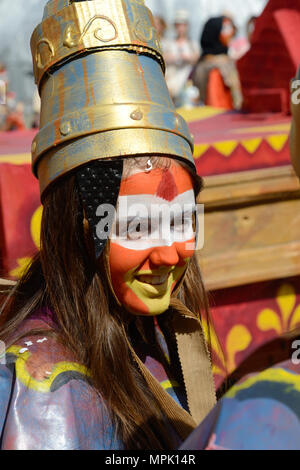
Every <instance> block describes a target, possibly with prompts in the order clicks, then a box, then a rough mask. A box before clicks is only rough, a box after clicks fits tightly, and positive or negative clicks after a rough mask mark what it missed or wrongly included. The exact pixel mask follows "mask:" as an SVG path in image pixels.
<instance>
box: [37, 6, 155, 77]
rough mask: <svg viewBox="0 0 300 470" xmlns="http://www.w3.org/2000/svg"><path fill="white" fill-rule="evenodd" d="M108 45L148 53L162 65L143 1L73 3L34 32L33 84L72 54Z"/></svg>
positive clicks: (150, 20)
mask: <svg viewBox="0 0 300 470" xmlns="http://www.w3.org/2000/svg"><path fill="white" fill-rule="evenodd" d="M48 10H49V9H48ZM50 11H51V10H50ZM108 47H109V48H110V47H113V48H119V47H120V48H123V49H126V50H135V51H136V52H138V53H148V54H150V55H153V57H155V58H156V59H157V60H159V62H160V63H161V65H162V67H164V61H163V58H162V52H161V48H160V44H159V40H158V36H157V32H156V30H155V28H154V24H153V18H152V15H151V12H150V10H149V9H148V8H147V7H146V6H145V5H144V4H143V3H142V2H140V1H137V0H131V1H128V0H113V1H110V2H108V1H107V0H94V1H88V2H76V3H72V4H71V5H68V6H67V7H65V8H63V9H62V10H59V11H57V12H56V14H53V15H52V16H48V17H46V18H45V19H44V20H43V22H42V23H41V24H40V25H39V26H37V28H36V29H35V30H34V32H33V35H32V38H31V50H32V56H33V65H34V75H35V79H36V83H37V84H39V83H40V82H41V79H42V77H43V76H44V74H45V72H47V70H49V69H50V68H52V67H53V66H55V65H57V64H58V63H61V62H64V61H65V60H66V59H68V58H69V57H71V56H74V55H78V54H82V53H85V52H86V51H88V50H90V49H102V48H108Z"/></svg>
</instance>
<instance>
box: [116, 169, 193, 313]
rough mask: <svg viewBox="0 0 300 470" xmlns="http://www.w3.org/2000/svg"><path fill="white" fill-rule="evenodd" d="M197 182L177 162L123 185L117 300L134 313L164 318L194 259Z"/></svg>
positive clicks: (118, 224)
mask: <svg viewBox="0 0 300 470" xmlns="http://www.w3.org/2000/svg"><path fill="white" fill-rule="evenodd" d="M194 211H195V196H194V191H193V183H192V179H191V177H190V175H189V173H188V171H187V170H185V169H184V168H183V167H182V166H181V165H179V164H178V163H177V162H174V163H172V166H171V167H170V168H169V169H159V168H157V169H154V170H152V171H151V172H149V173H145V172H139V173H135V174H133V175H131V176H129V177H128V178H127V179H125V180H122V182H121V188H120V194H119V200H118V210H117V215H116V221H115V224H114V227H113V233H112V236H111V241H110V254H109V263H110V271H111V278H112V284H113V288H114V291H115V294H116V296H117V298H118V300H119V301H120V303H121V304H122V305H124V306H125V307H126V309H127V310H128V311H130V312H131V313H133V314H138V315H158V314H161V313H163V312H164V311H165V310H167V308H168V307H169V304H170V298H171V294H172V291H173V290H174V288H175V286H176V284H177V282H178V281H179V280H180V279H181V277H182V275H183V274H184V272H185V270H186V267H187V263H188V261H189V259H190V258H191V257H192V255H193V253H194V245H195V234H194V228H193V214H194Z"/></svg>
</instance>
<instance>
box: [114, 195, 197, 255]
mask: <svg viewBox="0 0 300 470" xmlns="http://www.w3.org/2000/svg"><path fill="white" fill-rule="evenodd" d="M195 211H196V201H195V195H194V191H193V190H189V191H186V192H184V193H182V194H179V195H178V196H176V197H175V198H174V199H173V200H172V201H166V200H165V199H162V198H161V197H158V196H156V195H152V194H143V195H142V196H141V195H130V196H120V197H119V201H118V208H117V212H116V219H115V223H114V225H113V230H112V234H111V240H112V241H113V242H114V243H117V244H118V245H120V246H122V247H124V248H127V249H130V250H146V249H149V248H154V247H157V246H171V245H172V244H173V243H174V242H185V241H188V240H190V239H191V238H193V237H195V231H194V223H193V222H194V214H195Z"/></svg>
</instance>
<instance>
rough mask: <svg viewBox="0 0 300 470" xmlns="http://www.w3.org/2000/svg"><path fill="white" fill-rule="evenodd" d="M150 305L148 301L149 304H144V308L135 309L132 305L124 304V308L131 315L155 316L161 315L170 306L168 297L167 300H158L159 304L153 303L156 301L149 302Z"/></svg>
mask: <svg viewBox="0 0 300 470" xmlns="http://www.w3.org/2000/svg"><path fill="white" fill-rule="evenodd" d="M151 303H152V305H151V304H150V303H149V305H148V306H147V305H145V308H144V309H136V308H134V306H133V305H124V306H125V308H126V310H128V312H129V313H131V314H132V315H141V316H143V317H155V316H156V315H162V314H163V313H165V311H166V310H168V308H169V306H170V299H168V301H167V302H161V300H160V302H159V303H160V305H155V303H158V302H155V301H153V302H151Z"/></svg>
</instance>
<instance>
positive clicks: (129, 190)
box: [119, 164, 193, 200]
mask: <svg viewBox="0 0 300 470" xmlns="http://www.w3.org/2000/svg"><path fill="white" fill-rule="evenodd" d="M168 172H169V173H171V174H172V177H173V179H174V180H175V181H176V187H177V195H178V194H181V193H184V192H185V191H189V190H190V189H191V187H193V183H192V178H191V176H190V175H189V173H188V172H187V171H186V170H185V169H184V168H182V167H181V166H180V165H179V164H173V165H172V166H171V168H170V169H169V170H168ZM164 174H165V170H163V169H161V168H156V169H154V170H152V171H151V172H150V173H144V172H140V173H136V174H135V175H132V176H129V177H128V178H126V179H124V180H122V183H121V188H120V193H119V194H120V196H132V195H137V194H156V192H157V191H158V188H159V186H160V183H161V181H162V178H163V177H164ZM173 190H174V189H173ZM168 197H170V195H169V196H168ZM167 200H170V199H167ZM171 200H172V199H171Z"/></svg>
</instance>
